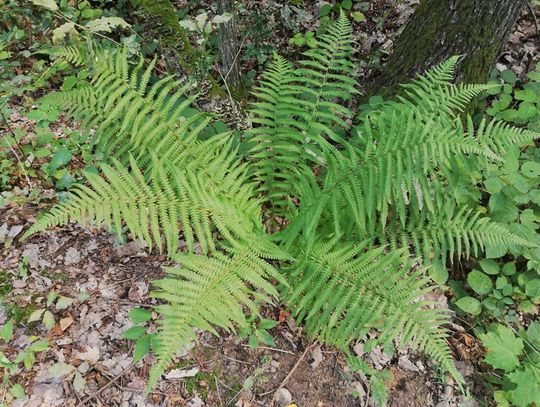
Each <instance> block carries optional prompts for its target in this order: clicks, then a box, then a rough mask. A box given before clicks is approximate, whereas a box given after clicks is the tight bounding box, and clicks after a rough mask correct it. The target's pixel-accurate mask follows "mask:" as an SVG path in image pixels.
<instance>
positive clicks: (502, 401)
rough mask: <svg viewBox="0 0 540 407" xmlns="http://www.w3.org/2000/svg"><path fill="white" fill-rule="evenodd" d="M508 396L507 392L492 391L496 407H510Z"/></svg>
mask: <svg viewBox="0 0 540 407" xmlns="http://www.w3.org/2000/svg"><path fill="white" fill-rule="evenodd" d="M508 396H509V395H508V392H505V391H502V390H497V391H494V392H493V398H494V399H495V402H496V403H497V407H510V403H509V402H508Z"/></svg>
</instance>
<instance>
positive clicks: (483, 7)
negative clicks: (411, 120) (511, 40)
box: [368, 0, 527, 95]
mask: <svg viewBox="0 0 540 407" xmlns="http://www.w3.org/2000/svg"><path fill="white" fill-rule="evenodd" d="M526 4H527V1H526V0H422V2H421V3H420V5H419V6H418V8H417V9H416V10H415V12H414V14H413V15H412V16H411V18H410V20H409V21H408V22H407V24H406V26H405V28H404V30H403V32H402V33H401V35H400V36H399V37H398V39H397V41H396V45H395V48H394V52H393V54H392V55H391V57H390V59H389V61H388V63H387V65H386V68H385V69H384V71H383V73H382V75H381V76H380V77H379V78H377V79H376V80H375V82H374V83H373V84H372V85H371V86H369V89H368V93H369V94H383V95H393V94H394V93H395V91H396V90H397V84H399V83H406V82H408V81H410V79H411V78H413V77H414V76H415V75H416V74H417V73H419V72H423V71H425V70H427V69H429V68H431V67H433V66H434V65H437V64H439V63H441V62H444V61H445V60H447V59H448V58H450V57H451V56H454V55H463V59H462V61H461V63H460V64H459V67H458V73H457V80H458V81H461V82H465V83H484V82H485V81H486V79H487V77H488V74H489V72H490V70H491V69H492V68H493V65H494V64H495V62H496V60H497V57H498V56H499V54H500V53H501V51H502V48H503V47H504V45H505V43H506V41H507V39H508V35H509V34H510V32H511V30H512V28H513V26H514V24H515V22H516V20H517V18H518V17H519V13H520V11H521V10H522V9H523V7H524V6H525V5H526Z"/></svg>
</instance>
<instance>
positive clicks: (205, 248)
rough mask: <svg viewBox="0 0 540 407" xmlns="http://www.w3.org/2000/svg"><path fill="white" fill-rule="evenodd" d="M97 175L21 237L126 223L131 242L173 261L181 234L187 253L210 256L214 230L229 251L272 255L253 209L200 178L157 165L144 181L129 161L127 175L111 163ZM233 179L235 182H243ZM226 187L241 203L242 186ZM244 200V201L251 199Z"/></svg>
mask: <svg viewBox="0 0 540 407" xmlns="http://www.w3.org/2000/svg"><path fill="white" fill-rule="evenodd" d="M156 161H157V159H156ZM102 171H103V175H104V178H102V177H100V176H99V175H96V174H93V173H87V174H86V177H87V183H88V186H86V185H77V186H75V187H74V189H73V190H72V192H70V194H69V196H68V198H67V200H66V201H65V202H63V203H60V204H58V205H56V206H55V207H53V208H52V209H51V211H50V212H49V213H48V214H46V215H45V216H43V217H41V218H40V219H39V220H38V221H37V222H36V223H35V224H34V225H33V226H32V227H31V228H30V229H29V230H28V231H27V232H26V233H25V236H24V237H27V236H30V235H32V234H34V233H37V232H39V231H41V230H43V229H46V228H50V227H53V226H58V225H64V224H66V223H68V222H79V223H82V224H84V223H86V222H92V223H95V224H97V225H98V226H105V227H107V228H108V229H114V230H117V231H121V230H122V227H123V225H124V223H125V225H126V226H127V228H128V229H129V231H130V232H131V233H132V234H133V236H135V237H136V238H137V239H140V240H142V241H144V242H145V243H146V244H147V245H148V247H149V248H150V249H152V247H153V246H156V247H157V248H158V249H159V250H160V251H161V250H163V248H164V247H166V251H167V253H168V254H169V255H173V254H174V253H176V250H177V249H178V245H179V238H180V231H182V234H183V236H184V238H185V240H186V244H187V248H188V250H189V251H191V252H194V251H195V243H197V244H199V245H200V247H201V250H202V252H203V253H208V252H213V251H215V250H216V247H215V240H216V238H217V236H214V228H217V230H219V233H220V236H221V238H223V239H225V240H227V241H228V242H229V243H230V244H231V245H232V246H233V247H234V246H239V247H241V246H243V245H245V242H249V245H250V246H252V247H253V249H254V253H258V254H260V255H264V254H265V253H266V254H268V255H271V254H270V253H271V251H270V252H269V247H270V246H269V244H268V242H266V241H267V240H268V239H266V238H265V237H264V236H263V235H262V230H260V229H258V228H257V222H258V208H257V207H256V206H253V205H250V207H248V206H246V205H242V204H241V205H240V207H239V206H236V205H235V204H234V203H232V202H234V200H232V199H231V200H229V199H227V197H223V196H220V194H219V193H216V192H215V190H214V189H212V188H210V189H207V188H206V185H207V179H206V178H205V177H204V174H199V175H197V174H192V173H190V172H186V171H183V170H181V169H179V170H176V171H175V172H173V173H172V174H171V173H169V172H167V171H165V170H164V169H163V168H162V167H161V166H160V165H159V164H158V163H157V162H156V163H155V164H154V166H153V168H152V173H151V175H150V177H149V178H148V177H147V178H148V179H147V178H145V176H144V175H143V173H142V172H141V170H140V169H139V168H138V166H137V163H136V161H135V160H134V159H133V158H132V159H131V170H128V169H127V168H126V167H124V166H123V165H122V164H121V163H119V162H116V164H115V165H114V166H108V165H103V166H102ZM237 175H238V176H239V179H240V180H242V179H243V178H244V177H245V175H244V176H242V174H241V173H237ZM225 184H226V185H227V186H228V187H229V192H230V193H231V194H232V195H235V194H237V201H239V202H241V198H242V194H245V192H246V191H244V190H243V185H242V182H241V181H238V180H236V179H234V180H233V179H229V178H228V180H227V182H225ZM243 198H244V199H245V201H249V198H250V197H249V196H243ZM162 236H163V237H162ZM253 240H255V241H253ZM274 252H275V251H274Z"/></svg>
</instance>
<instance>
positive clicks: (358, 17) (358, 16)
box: [351, 11, 366, 23]
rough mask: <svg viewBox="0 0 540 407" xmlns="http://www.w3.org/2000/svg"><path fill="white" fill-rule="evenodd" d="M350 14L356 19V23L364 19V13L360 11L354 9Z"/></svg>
mask: <svg viewBox="0 0 540 407" xmlns="http://www.w3.org/2000/svg"><path fill="white" fill-rule="evenodd" d="M351 16H352V18H353V20H354V21H356V22H357V23H360V22H362V21H365V20H366V16H365V15H364V13H361V12H360V11H355V12H353V13H351Z"/></svg>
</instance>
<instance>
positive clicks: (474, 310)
mask: <svg viewBox="0 0 540 407" xmlns="http://www.w3.org/2000/svg"><path fill="white" fill-rule="evenodd" d="M456 306H458V307H459V308H460V309H461V310H463V311H465V312H466V313H468V314H471V315H480V313H481V312H482V304H480V301H478V300H477V299H476V298H473V297H463V298H460V299H459V300H457V301H456Z"/></svg>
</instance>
